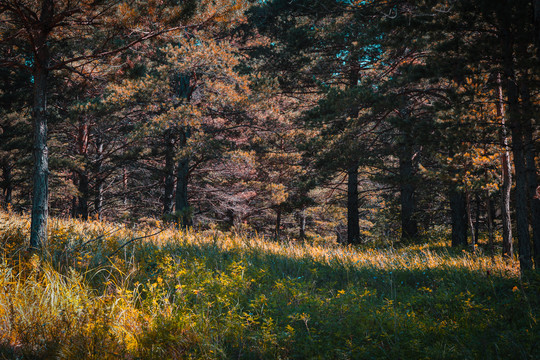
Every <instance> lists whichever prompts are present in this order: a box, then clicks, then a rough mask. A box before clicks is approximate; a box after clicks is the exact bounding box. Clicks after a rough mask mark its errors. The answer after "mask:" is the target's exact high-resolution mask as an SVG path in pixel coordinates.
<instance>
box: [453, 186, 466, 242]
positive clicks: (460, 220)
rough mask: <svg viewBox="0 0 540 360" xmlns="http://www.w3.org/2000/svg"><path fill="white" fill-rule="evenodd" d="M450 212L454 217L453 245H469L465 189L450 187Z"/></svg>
mask: <svg viewBox="0 0 540 360" xmlns="http://www.w3.org/2000/svg"><path fill="white" fill-rule="evenodd" d="M450 214H451V219H452V247H457V246H465V245H467V204H466V197H465V193H464V192H463V190H460V189H458V188H457V186H456V185H452V187H451V188H450Z"/></svg>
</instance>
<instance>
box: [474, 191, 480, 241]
mask: <svg viewBox="0 0 540 360" xmlns="http://www.w3.org/2000/svg"><path fill="white" fill-rule="evenodd" d="M474 200H475V203H476V211H475V219H474V239H475V241H476V243H478V236H479V233H480V195H478V193H477V194H475V196H474Z"/></svg>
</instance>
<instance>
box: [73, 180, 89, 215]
mask: <svg viewBox="0 0 540 360" xmlns="http://www.w3.org/2000/svg"><path fill="white" fill-rule="evenodd" d="M78 190H79V196H78V204H77V214H76V216H77V217H81V218H82V219H83V220H88V196H89V190H88V174H87V173H86V171H82V172H80V173H79V189H78Z"/></svg>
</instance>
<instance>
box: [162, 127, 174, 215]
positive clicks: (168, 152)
mask: <svg viewBox="0 0 540 360" xmlns="http://www.w3.org/2000/svg"><path fill="white" fill-rule="evenodd" d="M174 170H175V169H174V137H173V135H172V131H171V130H167V131H166V132H165V169H164V172H165V194H164V197H163V215H167V214H172V213H173V209H174Z"/></svg>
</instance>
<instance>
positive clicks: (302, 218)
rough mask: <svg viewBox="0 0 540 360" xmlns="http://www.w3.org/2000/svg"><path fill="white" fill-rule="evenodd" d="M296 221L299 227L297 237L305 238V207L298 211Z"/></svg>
mask: <svg viewBox="0 0 540 360" xmlns="http://www.w3.org/2000/svg"><path fill="white" fill-rule="evenodd" d="M298 222H299V224H298V225H299V228H300V234H299V237H300V239H301V240H304V239H305V238H306V209H302V210H300V212H299V213H298Z"/></svg>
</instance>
